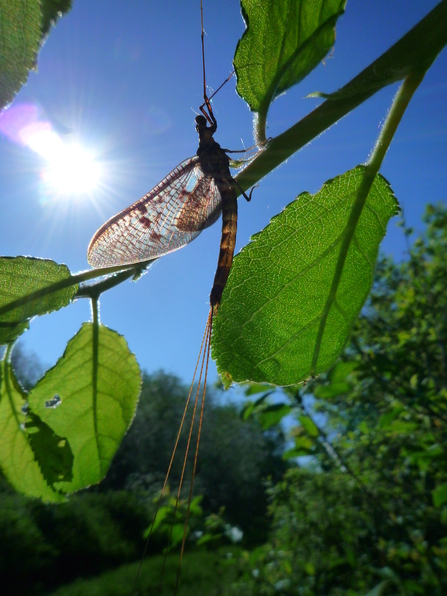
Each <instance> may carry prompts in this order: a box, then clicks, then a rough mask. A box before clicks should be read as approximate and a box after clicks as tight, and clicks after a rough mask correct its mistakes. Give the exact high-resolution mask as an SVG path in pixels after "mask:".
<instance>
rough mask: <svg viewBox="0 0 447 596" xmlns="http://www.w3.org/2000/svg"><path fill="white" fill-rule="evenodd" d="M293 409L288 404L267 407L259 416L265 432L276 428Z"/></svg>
mask: <svg viewBox="0 0 447 596" xmlns="http://www.w3.org/2000/svg"><path fill="white" fill-rule="evenodd" d="M291 410H292V408H291V407H290V406H288V405H287V404H273V405H271V406H267V407H266V408H265V410H264V411H263V412H261V414H260V416H259V422H260V424H261V426H262V428H263V429H264V430H267V429H269V428H271V427H272V426H276V425H277V424H279V423H280V422H281V420H282V419H283V418H285V417H286V416H287V415H288V414H290V411H291Z"/></svg>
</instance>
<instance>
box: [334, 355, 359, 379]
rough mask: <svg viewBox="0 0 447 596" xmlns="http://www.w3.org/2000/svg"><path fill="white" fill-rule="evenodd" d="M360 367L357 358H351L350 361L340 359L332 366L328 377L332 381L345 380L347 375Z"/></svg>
mask: <svg viewBox="0 0 447 596" xmlns="http://www.w3.org/2000/svg"><path fill="white" fill-rule="evenodd" d="M358 367H359V363H358V362H356V361H355V360H350V361H349V362H343V360H339V361H338V362H337V363H336V364H335V366H333V367H332V369H331V371H330V372H329V375H328V377H329V379H330V381H331V382H332V383H340V382H341V381H345V380H346V377H348V376H349V375H350V374H351V373H353V372H354V371H355V370H356V369H357V368H358Z"/></svg>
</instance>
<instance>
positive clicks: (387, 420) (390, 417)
mask: <svg viewBox="0 0 447 596" xmlns="http://www.w3.org/2000/svg"><path fill="white" fill-rule="evenodd" d="M403 411H404V408H403V407H402V406H397V407H395V408H393V409H392V410H391V412H387V413H386V414H382V416H381V417H380V418H379V428H381V429H385V428H389V427H390V426H391V424H392V423H393V422H394V421H395V420H396V418H397V417H398V416H400V414H401V413H402V412H403Z"/></svg>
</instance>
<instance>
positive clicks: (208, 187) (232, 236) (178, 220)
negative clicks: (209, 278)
mask: <svg viewBox="0 0 447 596" xmlns="http://www.w3.org/2000/svg"><path fill="white" fill-rule="evenodd" d="M206 100H207V104H208V106H207V107H208V113H207V112H205V110H203V109H202V111H203V113H204V114H206V117H205V116H197V118H196V129H197V132H198V133H199V148H198V151H197V155H196V156H194V157H192V158H190V159H187V160H185V161H183V162H182V163H181V164H180V165H178V166H177V167H176V168H174V170H172V172H171V173H170V174H168V175H167V176H166V178H164V180H162V181H161V182H160V183H159V184H157V186H155V187H154V188H153V189H152V190H151V191H150V192H149V193H148V194H147V195H145V196H144V197H142V198H141V199H140V200H139V201H137V202H136V203H134V204H133V205H130V207H127V208H126V209H124V210H123V211H121V212H120V213H118V214H117V215H115V216H113V217H112V218H111V219H109V220H108V221H107V222H106V223H105V224H104V225H103V226H101V228H100V229H99V230H98V231H97V232H96V234H95V235H94V236H93V238H92V240H91V242H90V245H89V247H88V251H87V259H88V262H89V263H90V265H92V267H108V266H115V265H130V264H133V263H140V262H144V261H147V260H150V259H155V258H157V257H161V256H163V255H165V254H168V253H170V252H173V251H175V250H177V249H179V248H181V247H183V246H184V245H185V244H187V243H188V242H191V240H194V238H196V237H197V236H198V235H199V234H200V232H201V231H202V230H204V229H205V228H207V227H209V226H210V225H212V224H213V223H215V222H216V221H217V219H218V218H219V215H220V213H221V211H222V215H223V225H222V239H221V245H220V254H219V261H218V267H217V271H216V276H215V279H214V284H213V288H212V290H211V295H210V302H211V306H213V307H214V306H216V305H217V304H219V302H220V298H221V296H222V292H223V289H224V287H225V284H226V281H227V278H228V274H229V271H230V268H231V264H232V261H233V253H234V247H235V243H236V229H237V198H236V196H237V193H236V187H235V182H234V180H233V178H232V176H231V173H230V168H229V158H228V156H227V154H226V152H225V151H224V150H223V149H222V148H221V147H220V145H219V144H218V143H217V142H216V141H215V140H214V138H213V135H214V133H215V131H216V129H217V122H216V119H215V117H214V114H213V112H212V110H211V106H210V104H209V100H208V98H206ZM207 120H208V122H209V123H210V125H209V126H208V122H207ZM246 198H248V197H246Z"/></svg>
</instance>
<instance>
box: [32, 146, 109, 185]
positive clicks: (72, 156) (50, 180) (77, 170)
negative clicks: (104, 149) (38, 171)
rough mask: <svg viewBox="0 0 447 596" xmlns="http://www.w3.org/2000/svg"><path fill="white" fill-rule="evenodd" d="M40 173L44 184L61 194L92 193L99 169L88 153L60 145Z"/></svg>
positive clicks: (80, 149) (98, 175) (97, 180)
mask: <svg viewBox="0 0 447 596" xmlns="http://www.w3.org/2000/svg"><path fill="white" fill-rule="evenodd" d="M47 162H48V165H47V167H46V168H45V169H44V171H43V173H42V178H43V180H44V182H45V184H46V185H47V186H48V187H49V188H51V189H52V190H53V191H55V192H57V193H61V194H80V193H84V192H88V191H92V190H93V189H94V188H95V187H96V186H97V184H98V182H99V178H100V167H99V164H98V163H96V162H95V160H94V158H93V156H92V155H90V153H88V152H87V151H85V150H84V149H82V148H81V147H79V146H77V145H62V147H60V149H59V151H57V152H55V153H54V154H53V155H52V156H51V158H50V159H48V157H47Z"/></svg>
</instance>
